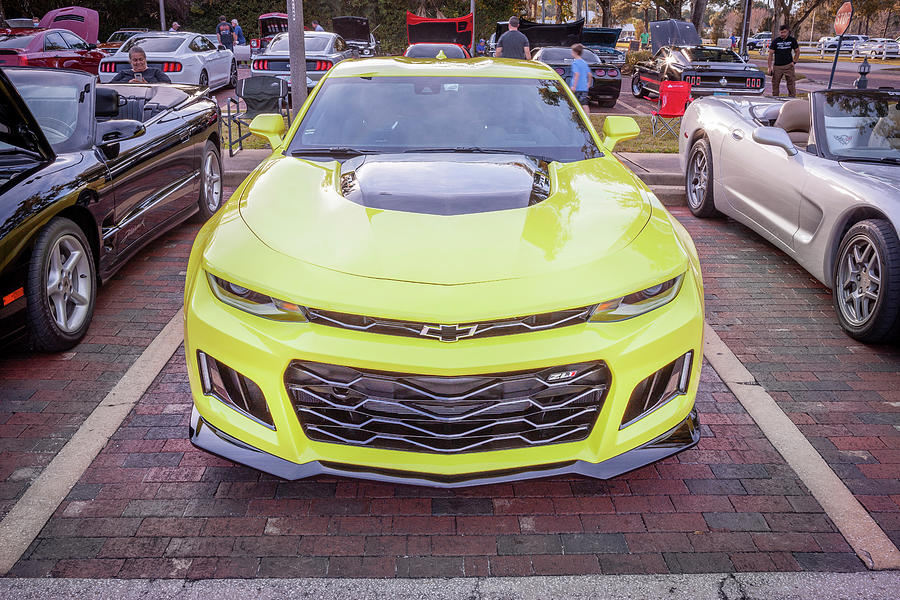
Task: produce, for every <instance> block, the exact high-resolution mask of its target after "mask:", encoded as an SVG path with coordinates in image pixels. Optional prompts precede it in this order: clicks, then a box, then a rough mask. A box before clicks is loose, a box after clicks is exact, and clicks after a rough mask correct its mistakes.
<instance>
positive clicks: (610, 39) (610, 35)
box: [581, 27, 625, 67]
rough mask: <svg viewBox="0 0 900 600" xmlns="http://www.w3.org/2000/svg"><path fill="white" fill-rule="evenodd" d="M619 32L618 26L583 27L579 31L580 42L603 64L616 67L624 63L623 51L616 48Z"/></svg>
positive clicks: (620, 31)
mask: <svg viewBox="0 0 900 600" xmlns="http://www.w3.org/2000/svg"><path fill="white" fill-rule="evenodd" d="M621 33H622V30H621V29H620V28H618V27H585V28H584V29H583V30H582V32H581V43H582V44H584V47H585V48H587V49H588V50H590V51H591V52H593V53H594V54H596V55H597V58H599V59H600V60H601V61H602V62H603V63H604V64H607V65H615V66H617V67H618V66H621V65H624V64H625V53H624V52H622V51H621V50H617V49H616V44H617V43H618V41H619V35H621Z"/></svg>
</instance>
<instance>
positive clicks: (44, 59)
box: [0, 29, 105, 75]
mask: <svg viewBox="0 0 900 600" xmlns="http://www.w3.org/2000/svg"><path fill="white" fill-rule="evenodd" d="M12 31H13V32H15V33H9V34H6V35H4V34H3V33H2V32H0V67H21V66H33V67H48V68H54V69H78V70H80V71H85V72H86V73H92V74H94V75H96V74H97V69H98V68H99V66H100V60H101V59H102V58H103V57H104V56H105V55H104V54H103V53H102V52H100V51H99V50H96V49H95V47H94V45H93V44H88V43H87V42H85V41H84V40H83V39H81V38H80V37H78V36H77V35H75V34H74V33H72V32H71V31H69V30H67V29H37V30H21V29H19V30H12Z"/></svg>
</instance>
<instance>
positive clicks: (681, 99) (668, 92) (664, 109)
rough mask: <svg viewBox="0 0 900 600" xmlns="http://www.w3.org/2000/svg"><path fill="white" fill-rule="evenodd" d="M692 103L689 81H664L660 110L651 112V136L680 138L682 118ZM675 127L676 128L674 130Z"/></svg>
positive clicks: (660, 97) (660, 96) (660, 93)
mask: <svg viewBox="0 0 900 600" xmlns="http://www.w3.org/2000/svg"><path fill="white" fill-rule="evenodd" d="M690 101H691V84H690V83H688V82H687V81H663V82H662V83H660V84H659V109H658V110H651V111H650V134H651V135H653V136H657V135H665V134H666V133H667V132H668V133H671V134H672V135H674V136H675V137H676V138H677V137H678V128H679V127H680V126H681V117H683V116H684V109H685V108H686V107H687V105H688V103H689V102H690ZM673 127H675V128H674V129H673Z"/></svg>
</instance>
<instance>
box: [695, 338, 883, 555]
mask: <svg viewBox="0 0 900 600" xmlns="http://www.w3.org/2000/svg"><path fill="white" fill-rule="evenodd" d="M704 335H705V338H706V342H705V348H704V352H703V353H704V355H705V356H706V358H707V360H709V362H710V364H711V365H712V366H713V368H714V369H715V370H716V372H717V373H718V374H719V377H721V378H722V381H724V382H725V383H726V385H728V387H729V388H730V389H731V391H732V392H733V393H734V395H735V396H737V399H738V400H739V401H740V403H741V404H743V405H744V408H745V409H747V412H748V413H750V416H751V417H753V420H754V421H756V424H757V425H759V428H760V429H761V430H762V432H763V434H765V436H766V437H767V438H768V439H769V441H770V442H772V445H773V446H775V448H776V449H777V450H778V452H780V453H781V455H782V456H783V457H784V460H785V461H787V463H788V464H789V465H790V466H791V468H792V469H793V470H794V472H796V473H797V476H798V477H799V478H800V480H801V481H802V482H803V483H804V485H806V487H807V488H809V491H810V492H811V493H812V495H813V497H815V499H816V500H818V501H819V504H820V505H821V506H822V509H823V510H824V511H825V514H827V515H828V517H829V518H830V519H831V520H832V522H834V524H835V526H837V528H838V529H839V530H840V532H841V533H842V534H843V535H844V538H846V540H847V542H848V543H849V544H850V546H852V547H853V550H854V551H855V552H856V554H857V556H859V558H860V559H862V561H863V563H865V565H866V566H867V567H868V568H870V569H875V570H881V569H900V550H897V547H896V546H895V545H894V544H893V542H891V540H890V539H889V538H888V536H887V535H885V533H884V531H882V529H881V527H879V526H878V524H877V523H876V522H875V520H874V519H873V518H872V516H871V515H869V513H868V512H866V509H865V508H863V506H862V505H861V504H860V503H859V501H858V500H857V499H856V497H855V496H854V495H853V493H852V492H851V491H850V490H849V489H847V486H846V485H844V482H843V481H841V479H840V477H838V476H837V475H836V474H835V472H834V471H833V470H832V469H831V467H829V466H828V463H826V462H825V459H824V458H822V455H821V454H819V453H818V452H817V451H816V449H815V448H813V446H812V444H810V443H809V440H807V439H806V436H804V435H803V434H802V433H801V432H800V430H799V429H798V428H797V426H796V425H794V422H793V421H791V420H790V418H788V416H787V415H786V414H785V413H784V411H783V410H781V407H780V406H778V404H777V403H776V402H775V400H774V399H773V398H772V397H771V396H770V395H769V394H768V393H767V392H766V390H764V389H763V388H762V386H760V385H759V384H757V383H755V381H754V379H753V376H752V375H751V374H750V372H749V371H748V370H747V369H746V367H744V365H743V364H742V363H741V361H740V360H739V359H738V357H737V356H735V355H734V353H733V352H732V351H731V349H730V348H729V347H728V346H727V345H726V344H725V342H723V341H722V339H721V338H720V337H719V336H718V334H717V333H716V332H715V330H713V328H712V327H710V326H709V324H707V325H706V328H705V333H704Z"/></svg>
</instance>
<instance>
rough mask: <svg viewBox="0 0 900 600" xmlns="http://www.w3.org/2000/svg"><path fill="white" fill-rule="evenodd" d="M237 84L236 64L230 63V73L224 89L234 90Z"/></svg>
mask: <svg viewBox="0 0 900 600" xmlns="http://www.w3.org/2000/svg"><path fill="white" fill-rule="evenodd" d="M237 82H238V68H237V62H235V61H231V71H230V72H229V76H228V85H227V86H226V87H228V88H230V89H234V88H235V87H236V86H237Z"/></svg>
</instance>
